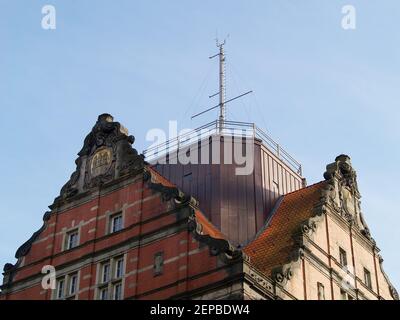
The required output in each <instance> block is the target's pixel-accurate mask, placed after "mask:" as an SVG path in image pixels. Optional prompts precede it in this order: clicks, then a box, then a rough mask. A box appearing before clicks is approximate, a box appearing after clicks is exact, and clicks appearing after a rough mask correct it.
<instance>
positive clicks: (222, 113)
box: [192, 35, 253, 133]
mask: <svg viewBox="0 0 400 320" xmlns="http://www.w3.org/2000/svg"><path fill="white" fill-rule="evenodd" d="M228 36H229V35H228ZM216 42H217V47H218V48H219V52H218V53H217V54H215V55H213V56H211V57H209V58H210V59H213V58H215V57H218V56H219V91H218V92H217V93H214V94H212V95H211V96H208V97H209V98H212V97H215V96H217V95H219V104H217V105H216V106H214V107H211V108H208V109H206V110H204V111H201V112H199V113H197V114H195V115H193V116H192V119H193V118H196V117H198V116H200V115H202V114H204V113H206V112H208V111H211V110H214V109H216V108H219V119H218V126H219V132H220V133H221V132H222V131H223V129H224V126H225V121H226V109H225V105H226V104H227V103H228V102H231V101H233V100H236V99H238V98H241V97H243V96H245V95H247V94H249V93H252V92H253V91H247V92H245V93H242V94H240V95H238V96H236V97H234V98H231V99H229V100H225V51H224V45H225V43H226V39H225V40H224V42H222V43H219V42H218V39H216Z"/></svg>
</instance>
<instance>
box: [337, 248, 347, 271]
mask: <svg viewBox="0 0 400 320" xmlns="http://www.w3.org/2000/svg"><path fill="white" fill-rule="evenodd" d="M339 259H340V264H341V265H342V266H344V267H347V254H346V251H345V250H344V249H342V248H339Z"/></svg>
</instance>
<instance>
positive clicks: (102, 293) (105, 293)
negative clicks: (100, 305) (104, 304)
mask: <svg viewBox="0 0 400 320" xmlns="http://www.w3.org/2000/svg"><path fill="white" fill-rule="evenodd" d="M100 300H108V288H103V289H101V290H100Z"/></svg>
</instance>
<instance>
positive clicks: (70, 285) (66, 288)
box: [54, 272, 79, 300]
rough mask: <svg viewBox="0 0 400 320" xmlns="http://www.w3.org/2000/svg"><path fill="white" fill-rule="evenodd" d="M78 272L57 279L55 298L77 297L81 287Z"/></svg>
mask: <svg viewBox="0 0 400 320" xmlns="http://www.w3.org/2000/svg"><path fill="white" fill-rule="evenodd" d="M78 279H79V277H78V273H77V272H75V273H72V274H68V275H65V276H62V277H60V278H58V279H57V282H56V283H57V284H56V290H55V294H54V298H55V299H59V300H61V299H68V300H69V299H72V300H73V299H75V298H76V294H77V293H78V289H79V282H78Z"/></svg>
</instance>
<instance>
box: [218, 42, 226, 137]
mask: <svg viewBox="0 0 400 320" xmlns="http://www.w3.org/2000/svg"><path fill="white" fill-rule="evenodd" d="M216 41H217V47H218V48H219V54H218V55H219V130H220V131H221V130H222V129H223V126H224V122H225V112H226V110H225V52H224V45H225V40H224V42H222V43H218V39H217V40H216Z"/></svg>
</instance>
